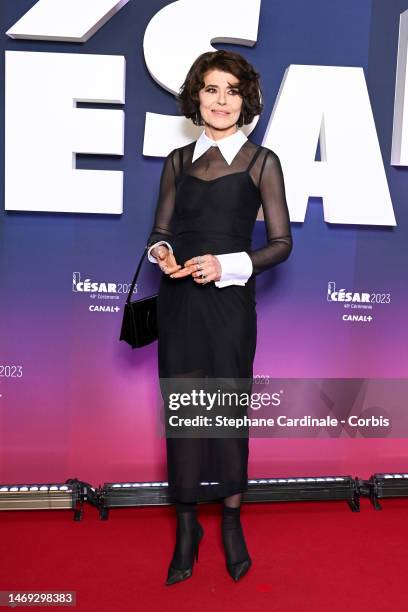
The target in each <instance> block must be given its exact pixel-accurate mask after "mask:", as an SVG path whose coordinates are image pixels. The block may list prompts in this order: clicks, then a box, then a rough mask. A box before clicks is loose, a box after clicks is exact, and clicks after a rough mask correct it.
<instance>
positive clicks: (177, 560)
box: [166, 504, 204, 586]
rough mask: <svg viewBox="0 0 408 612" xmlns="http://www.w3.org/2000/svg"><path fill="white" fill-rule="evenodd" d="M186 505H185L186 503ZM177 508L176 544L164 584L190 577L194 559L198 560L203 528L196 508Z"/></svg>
mask: <svg viewBox="0 0 408 612" xmlns="http://www.w3.org/2000/svg"><path fill="white" fill-rule="evenodd" d="M186 507H187V505H186ZM176 509H177V530H176V546H175V549H174V553H173V558H172V560H171V563H170V566H169V570H168V575H167V580H166V585H167V586H169V585H171V584H176V582H181V581H182V580H186V579H187V578H190V576H191V575H192V573H193V565H194V559H195V560H196V561H198V547H199V544H200V541H201V538H202V537H203V534H204V530H203V528H202V526H201V525H200V523H199V522H198V520H197V512H196V510H193V511H191V510H189V511H186V510H185V509H183V511H181V510H180V504H177V505H176Z"/></svg>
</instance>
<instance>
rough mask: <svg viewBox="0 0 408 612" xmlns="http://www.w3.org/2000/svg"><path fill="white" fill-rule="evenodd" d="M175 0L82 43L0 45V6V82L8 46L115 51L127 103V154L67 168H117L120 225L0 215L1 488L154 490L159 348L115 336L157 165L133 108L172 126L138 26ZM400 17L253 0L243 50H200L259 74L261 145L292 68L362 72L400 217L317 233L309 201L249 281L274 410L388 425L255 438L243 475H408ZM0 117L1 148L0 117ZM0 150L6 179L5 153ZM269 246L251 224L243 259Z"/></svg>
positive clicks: (8, 0) (15, 15)
mask: <svg viewBox="0 0 408 612" xmlns="http://www.w3.org/2000/svg"><path fill="white" fill-rule="evenodd" d="M192 1H193V0H192ZM170 4H172V3H170V2H165V1H163V0H148V1H147V0H144V1H140V0H138V1H136V0H130V1H129V2H128V3H127V4H125V5H124V6H123V8H121V10H119V11H118V13H117V14H116V15H114V16H113V17H112V18H111V19H110V20H109V21H107V23H105V25H103V27H101V28H100V29H98V31H96V33H95V34H94V35H93V36H92V37H90V38H89V40H88V41H87V42H86V43H79V42H61V41H53V40H49V41H44V40H23V39H14V40H13V39H11V38H10V37H8V36H7V35H6V34H5V32H6V31H7V30H8V29H9V28H11V26H12V25H13V24H14V23H15V22H16V21H17V20H18V19H20V17H21V16H22V15H24V14H25V13H26V12H27V11H28V10H29V9H30V8H31V7H32V6H33V5H35V1H34V0H18V1H17V2H16V1H15V0H2V2H1V7H0V11H1V12H0V17H1V25H2V39H1V40H2V46H3V52H2V55H1V71H2V75H1V80H2V82H4V77H5V75H4V67H5V51H6V50H10V51H18V52H23V51H34V52H42V53H44V52H52V53H84V54H87V53H89V54H109V55H120V56H125V58H126V98H125V104H124V105H122V106H119V108H123V109H124V111H125V141H124V142H125V146H124V155H123V156H114V155H112V156H107V155H105V156H102V155H85V154H81V155H77V156H76V167H77V168H82V169H109V170H120V171H122V172H123V177H124V183H123V186H124V190H123V213H122V214H119V215H115V214H91V213H86V214H80V213H57V212H36V211H13V210H6V209H5V206H4V205H3V206H2V210H1V212H0V228H1V239H0V270H1V273H0V295H1V302H0V308H1V314H0V332H1V336H0V342H1V344H0V368H1V370H0V482H3V483H11V482H20V483H22V482H24V481H26V482H47V481H58V482H60V481H63V480H65V479H66V478H69V477H78V478H80V479H82V480H86V481H88V482H91V483H93V484H95V485H98V484H100V483H102V482H112V481H129V480H131V481H138V480H139V481H140V480H142V481H151V480H157V479H159V480H165V479H166V463H165V440H164V438H163V427H162V423H161V419H160V414H161V410H160V393H159V387H158V381H157V343H154V344H151V345H149V346H148V347H144V348H143V349H138V350H132V349H131V348H130V347H129V346H128V345H126V344H125V343H123V342H119V331H120V325H121V320H122V316H123V305H124V301H125V299H126V295H127V290H128V286H129V282H130V281H131V279H132V276H133V273H134V270H135V267H136V264H137V262H138V260H139V257H140V254H141V253H142V250H143V248H144V246H145V242H146V238H147V236H148V234H149V232H150V229H151V225H152V221H153V214H154V209H155V204H156V200H157V195H158V186H159V179H160V172H161V167H162V163H163V158H162V157H153V156H147V155H143V142H144V131H145V120H146V113H148V112H150V113H161V114H163V115H167V114H168V115H176V114H178V111H177V108H176V103H175V99H174V96H173V95H172V94H171V93H169V92H168V91H166V90H165V89H163V88H162V87H160V86H159V85H158V83H157V82H155V80H154V79H153V78H152V77H151V75H150V73H149V71H148V69H147V67H146V63H145V59H144V52H143V37H144V33H145V30H146V27H147V25H148V23H149V22H150V20H151V19H152V18H153V16H154V15H155V14H156V13H157V12H158V11H159V10H160V9H162V8H163V7H165V6H167V5H170ZM233 5H234V3H233V2H232V3H231V10H232V11H233V10H234V6H233ZM407 9H408V0H393V1H392V2H384V0H331V1H330V2H327V0H306V1H305V0H263V1H262V3H261V9H260V18H259V27H258V36H257V40H256V43H255V44H254V45H253V46H250V47H248V46H246V47H243V46H240V45H236V44H226V43H222V44H221V43H214V44H213V48H214V49H217V48H225V49H231V50H237V51H239V52H241V53H243V54H244V55H245V56H246V57H247V58H248V60H249V61H251V62H252V63H253V64H254V65H255V66H256V68H257V69H258V70H259V72H260V74H261V79H262V85H263V94H264V104H265V111H264V113H263V114H262V115H261V117H260V119H259V122H258V123H257V125H256V127H255V129H254V131H253V132H252V133H251V135H250V138H251V139H252V140H253V141H254V142H257V143H259V144H262V142H263V137H264V134H265V131H266V128H267V124H268V120H269V117H270V114H271V111H272V109H273V106H274V103H275V99H276V97H277V95H278V91H279V88H280V85H281V82H282V79H283V75H284V73H285V70H286V68H287V67H288V66H289V65H290V64H302V65H320V66H351V67H352V66H356V67H362V68H363V70H364V75H365V78H366V81H367V87H368V91H369V97H370V102H371V106H372V110H373V115H374V120H375V125H376V130H377V136H378V139H379V144H380V147H381V153H382V159H383V163H384V169H385V173H386V176H387V181H388V187H389V190H390V195H391V199H392V203H393V208H394V213H395V218H396V222H397V225H396V226H394V227H385V226H378V225H377V226H375V225H373V226H369V225H366V226H363V225H347V224H344V225H341V224H330V223H327V222H325V220H324V218H323V209H322V199H321V198H317V197H311V198H310V199H309V203H308V208H307V214H306V218H305V221H304V222H303V223H300V222H293V223H292V231H293V240H294V249H293V252H292V254H291V257H290V258H289V260H288V261H287V262H285V263H284V264H282V265H280V266H278V267H277V268H275V269H272V270H270V271H267V272H264V273H263V274H262V275H260V276H259V277H258V278H257V312H258V344H257V352H256V358H255V364H254V371H255V375H256V376H257V377H259V379H260V380H262V377H269V378H270V388H271V389H273V390H282V389H284V395H285V394H286V398H285V400H284V401H283V403H282V406H281V413H282V414H283V413H287V414H291V415H297V416H301V415H305V414H309V415H312V416H313V415H316V416H320V417H323V416H326V415H331V416H337V418H339V419H343V420H347V417H348V416H349V415H355V416H356V417H359V416H363V417H366V418H371V417H372V416H376V417H377V418H378V419H380V417H382V418H383V419H387V418H388V419H389V425H388V426H387V427H363V426H361V427H359V426H357V427H355V426H347V425H346V426H341V427H338V428H335V429H333V430H331V429H330V428H328V427H320V428H314V429H313V430H312V429H310V428H309V429H308V428H304V429H301V428H295V429H291V430H289V429H284V428H281V429H276V430H274V431H269V432H267V433H265V434H264V435H263V436H262V435H260V434H259V432H258V433H257V434H256V433H255V435H254V436H253V437H252V438H251V442H250V468H249V469H250V476H251V477H262V476H275V475H276V476H286V475H298V476H300V475H324V474H351V475H353V476H354V475H359V476H361V477H368V476H369V475H370V474H371V473H373V472H375V471H394V472H395V471H405V472H408V445H407V441H406V436H407V433H408V425H407V422H406V420H407V419H406V414H405V411H406V406H405V404H404V400H405V398H406V397H407V393H406V392H407V390H408V385H407V384H406V383H407V378H408V348H407V347H408V326H407V315H406V313H407V306H406V304H407V300H408V286H407V263H408V247H407V245H408V170H407V168H406V167H402V166H400V167H396V166H392V165H391V162H390V160H391V141H392V129H393V113H394V95H395V80H396V63H397V55H398V36H399V19H400V14H401V13H403V11H405V10H407ZM197 18H200V17H199V15H198V16H197ZM209 42H210V41H207V44H209ZM301 103H302V100H299V104H301ZM0 104H1V105H2V106H4V100H3V97H2V100H1V102H0ZM107 106H109V105H107ZM1 122H2V136H1V140H2V143H4V127H5V126H4V108H3V109H2V112H1ZM0 155H1V168H2V180H4V178H5V177H4V146H2V149H1V153H0ZM25 180H27V177H26V176H25V171H24V168H21V181H25ZM264 240H265V230H264V225H263V223H262V222H257V224H256V228H255V232H254V237H253V246H254V248H256V247H257V246H261V245H262V244H263V242H264ZM79 281H90V282H91V283H97V286H94V287H92V291H86V290H79V287H81V288H82V289H84V288H86V285H78V284H77V283H78V282H79ZM158 282H159V273H158V270H157V268H155V267H154V266H153V265H152V264H150V263H148V262H146V263H145V265H144V271H143V276H142V279H141V280H140V282H139V284H138V291H137V295H139V296H143V295H149V294H151V293H154V292H155V291H156V289H157V285H158ZM103 283H106V284H107V283H114V284H115V286H116V289H115V291H114V292H113V293H109V292H108V291H106V286H104V285H103ZM333 283H334V285H333ZM334 286H335V288H336V289H337V290H340V289H344V290H345V291H346V292H353V293H359V294H361V293H368V294H369V295H370V303H371V306H372V308H371V309H370V310H364V311H362V310H357V309H355V310H354V311H352V310H350V309H347V308H349V306H350V304H348V306H347V307H345V305H346V302H344V303H342V302H339V301H333V300H329V299H328V295H330V290H331V289H333V288H334ZM384 296H385V297H384ZM95 305H104V306H106V305H110V306H113V308H111V309H110V310H105V311H99V310H97V309H95V308H94V306H95ZM344 314H346V315H347V314H354V315H359V316H361V318H360V320H350V319H347V317H344V316H343V315H344ZM367 317H371V319H368V318H367ZM263 389H264V390H265V387H263ZM259 416H261V415H259Z"/></svg>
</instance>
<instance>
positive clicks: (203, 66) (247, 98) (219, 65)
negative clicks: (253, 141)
mask: <svg viewBox="0 0 408 612" xmlns="http://www.w3.org/2000/svg"><path fill="white" fill-rule="evenodd" d="M209 70H222V71H223V72H229V73H231V74H233V75H234V76H235V77H236V78H237V79H238V81H239V85H238V86H237V87H238V90H239V94H240V95H241V97H242V110H241V114H240V116H239V119H238V122H237V125H238V127H241V126H242V125H246V124H248V123H251V121H252V120H253V118H254V117H255V116H256V115H260V114H261V112H262V110H263V104H262V102H261V96H262V90H261V87H260V84H259V78H260V75H259V73H258V72H256V70H255V69H254V67H253V66H252V65H251V64H250V63H249V62H248V61H247V60H246V59H245V57H243V56H242V55H241V54H240V53H235V52H233V51H225V50H224V49H220V50H219V51H209V52H206V53H202V54H201V55H199V56H198V57H197V59H196V60H195V61H194V63H193V65H192V66H191V68H190V70H189V71H188V73H187V76H186V78H185V81H184V83H183V85H182V86H181V88H180V92H179V95H178V97H177V102H178V104H179V107H180V111H181V113H182V114H183V115H184V116H185V117H187V119H191V120H192V122H193V123H194V124H195V125H203V124H202V117H201V113H200V101H199V96H198V92H199V91H200V89H202V88H203V87H204V85H205V84H204V75H205V74H206V73H207V72H208V71H209Z"/></svg>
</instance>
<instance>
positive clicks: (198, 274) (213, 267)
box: [169, 254, 222, 285]
mask: <svg viewBox="0 0 408 612" xmlns="http://www.w3.org/2000/svg"><path fill="white" fill-rule="evenodd" d="M189 274H191V276H192V277H193V280H194V281H195V282H196V283H198V284H200V285H205V284H206V283H209V282H210V281H219V280H220V279H221V274H222V268H221V264H220V262H219V260H218V259H217V257H216V256H215V255H209V254H207V255H198V256H197V257H192V258H191V259H188V260H187V261H185V262H184V268H181V270H178V271H177V272H174V273H173V274H170V275H169V276H170V278H182V277H184V276H188V275H189ZM202 275H204V277H203V276H202Z"/></svg>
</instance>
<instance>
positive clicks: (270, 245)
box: [246, 149, 292, 274]
mask: <svg viewBox="0 0 408 612" xmlns="http://www.w3.org/2000/svg"><path fill="white" fill-rule="evenodd" d="M259 191H260V195H261V202H262V209H263V213H264V219H265V228H266V235H267V245H266V246H264V247H262V248H260V249H256V250H254V251H246V252H247V253H248V255H249V257H250V258H251V261H252V265H253V274H259V273H260V272H263V271H264V270H267V269H268V268H271V267H272V266H276V264H278V263H281V262H282V261H285V259H287V258H288V257H289V255H290V252H291V250H292V233H291V227H290V219H289V211H288V206H287V203H286V194H285V182H284V178H283V172H282V166H281V163H280V160H279V157H278V156H277V155H276V153H275V152H274V151H272V150H271V149H268V150H267V153H266V154H265V156H264V158H263V162H262V169H261V174H260V178H259Z"/></svg>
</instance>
